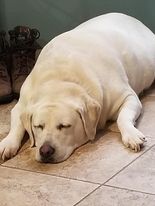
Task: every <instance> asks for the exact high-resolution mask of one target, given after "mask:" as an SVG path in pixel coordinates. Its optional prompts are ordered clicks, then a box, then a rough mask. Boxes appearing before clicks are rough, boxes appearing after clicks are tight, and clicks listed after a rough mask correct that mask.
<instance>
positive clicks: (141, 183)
mask: <svg viewBox="0 0 155 206" xmlns="http://www.w3.org/2000/svg"><path fill="white" fill-rule="evenodd" d="M107 185H111V186H116V187H121V188H128V189H132V190H137V191H142V192H146V193H151V194H155V146H154V147H153V148H152V149H151V150H149V151H147V152H146V153H145V154H144V155H142V156H141V157H140V158H138V159H137V160H136V161H135V162H133V163H132V164H131V165H130V166H128V167H127V168H126V169H124V170H123V171H122V172H120V173H119V174H118V175H116V176H115V177H114V178H113V179H111V180H110V181H109V182H107Z"/></svg>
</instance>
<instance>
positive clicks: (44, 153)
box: [39, 144, 55, 160]
mask: <svg viewBox="0 0 155 206" xmlns="http://www.w3.org/2000/svg"><path fill="white" fill-rule="evenodd" d="M39 152H40V155H41V157H42V158H43V159H45V160H46V159H49V158H51V156H52V155H53V154H54V152H55V149H54V148H53V147H51V146H50V145H49V144H44V145H42V146H41V147H40V150H39Z"/></svg>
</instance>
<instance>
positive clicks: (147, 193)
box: [101, 185, 155, 196]
mask: <svg viewBox="0 0 155 206" xmlns="http://www.w3.org/2000/svg"><path fill="white" fill-rule="evenodd" d="M101 187H110V188H115V189H119V190H126V191H131V192H137V193H142V194H146V195H152V196H155V193H149V192H143V191H140V190H134V189H128V188H124V187H119V186H112V185H103V186H101Z"/></svg>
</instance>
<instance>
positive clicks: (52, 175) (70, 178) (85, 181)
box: [0, 165, 101, 186]
mask: <svg viewBox="0 0 155 206" xmlns="http://www.w3.org/2000/svg"><path fill="white" fill-rule="evenodd" d="M0 166H2V167H4V168H9V169H14V170H18V171H25V172H31V173H37V174H41V175H48V176H50V177H57V178H63V179H67V180H74V181H78V182H83V183H89V184H94V185H98V186H100V185H101V184H100V183H96V182H91V181H87V180H80V179H76V178H72V177H66V176H63V175H56V174H47V173H44V172H39V171H33V170H27V169H23V168H17V167H13V166H7V165H0Z"/></svg>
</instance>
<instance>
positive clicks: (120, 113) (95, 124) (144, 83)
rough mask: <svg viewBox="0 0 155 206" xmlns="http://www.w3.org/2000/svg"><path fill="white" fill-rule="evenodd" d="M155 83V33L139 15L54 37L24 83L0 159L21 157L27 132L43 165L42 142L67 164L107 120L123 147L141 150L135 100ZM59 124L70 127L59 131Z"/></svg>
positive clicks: (114, 17) (99, 20) (115, 16)
mask: <svg viewBox="0 0 155 206" xmlns="http://www.w3.org/2000/svg"><path fill="white" fill-rule="evenodd" d="M154 79H155V35H154V34H153V33H152V32H151V31H150V30H149V29H148V28H147V27H146V26H144V25H143V24H142V23H141V22H140V21H138V20H136V19H135V18H132V17H130V16H127V15H124V14H119V13H110V14H106V15H102V16H99V17H96V18H93V19H91V20H89V21H87V22H85V23H83V24H81V25H80V26H78V27H76V28H75V29H73V30H71V31H69V32H66V33H64V34H61V35H59V36H57V37H56V38H54V39H53V40H52V41H50V42H49V43H48V44H47V45H46V46H45V47H44V49H43V50H42V52H41V54H40V56H39V58H38V60H37V63H36V65H35V67H34V69H33V71H32V72H31V74H30V75H29V76H28V77H27V79H26V81H25V82H24V84H23V86H22V89H21V94H20V99H19V102H18V103H17V105H16V106H15V108H14V109H13V111H12V114H11V116H12V117H11V118H12V119H11V130H10V133H9V134H8V136H7V137H6V138H5V139H4V140H2V142H1V143H0V158H2V159H5V158H10V157H12V156H14V155H15V154H16V152H17V150H18V148H19V146H20V143H21V140H22V138H23V135H24V132H25V130H27V131H28V133H29V135H30V138H31V142H32V146H33V145H34V144H35V145H36V146H37V150H36V159H37V160H38V161H41V159H40V154H39V148H40V147H41V145H43V143H44V142H48V143H49V144H50V145H52V146H53V147H55V148H56V154H55V155H54V161H55V162H59V161H62V160H64V159H66V158H68V156H69V155H70V154H71V153H72V152H73V150H74V149H75V148H77V147H79V146H80V145H82V144H84V143H85V142H87V141H88V140H89V139H91V140H92V139H93V138H94V137H95V133H96V129H103V128H104V126H105V123H106V121H107V120H116V121H117V124H118V128H119V129H120V132H121V135H122V141H123V143H124V144H125V145H126V146H127V147H130V148H132V149H133V150H135V151H139V150H140V147H141V145H142V144H143V142H144V141H145V137H144V135H143V134H142V133H141V132H140V131H138V130H137V129H136V128H135V127H134V124H135V121H136V119H137V118H138V116H139V115H140V113H141V109H142V105H141V103H140V101H139V99H138V96H137V95H138V94H140V93H141V92H142V91H143V90H144V89H147V88H149V87H150V85H151V84H152V83H153V81H154ZM59 123H63V124H71V125H72V126H71V128H67V129H62V130H61V131H58V129H57V125H58V124H59ZM35 124H36V126H37V125H38V124H44V125H45V128H44V130H43V131H40V129H39V128H36V127H35ZM34 136H35V137H34Z"/></svg>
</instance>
